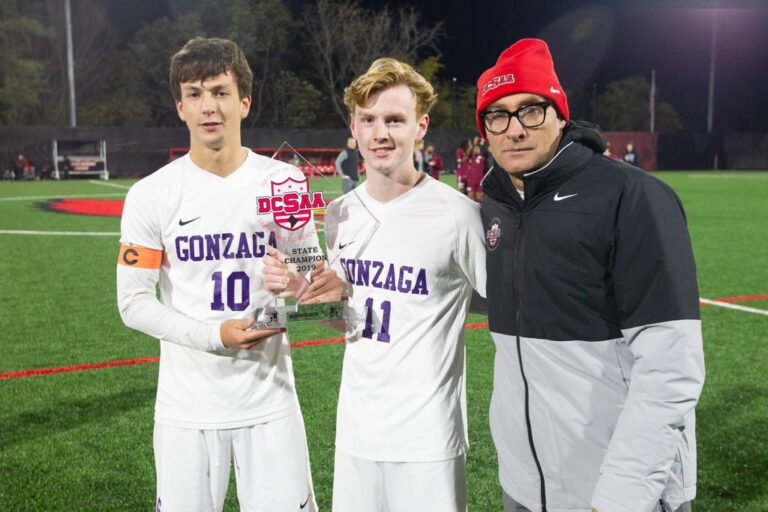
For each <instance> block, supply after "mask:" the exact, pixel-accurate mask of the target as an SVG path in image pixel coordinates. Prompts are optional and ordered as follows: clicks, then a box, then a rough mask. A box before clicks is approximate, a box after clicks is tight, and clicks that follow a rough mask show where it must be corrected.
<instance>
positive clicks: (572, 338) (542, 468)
mask: <svg viewBox="0 0 768 512" xmlns="http://www.w3.org/2000/svg"><path fill="white" fill-rule="evenodd" d="M477 87H478V94H477V124H478V128H479V129H480V132H481V133H482V135H483V136H484V137H486V138H487V139H488V143H489V147H490V151H491V153H492V155H493V157H494V159H495V161H496V165H495V166H494V168H493V169H492V170H491V171H489V172H488V174H487V175H486V177H485V179H484V181H483V184H482V185H483V189H484V191H485V199H484V201H483V204H482V217H483V224H484V227H485V231H486V249H487V269H488V274H489V276H491V277H492V278H490V279H488V281H487V293H488V295H487V298H488V316H489V324H490V330H491V333H492V335H493V338H494V342H495V344H496V364H495V370H494V371H495V375H494V390H493V397H492V399H491V411H490V423H491V431H492V434H493V439H494V443H495V445H496V450H497V452H498V459H499V478H500V481H501V486H502V489H503V492H504V510H505V511H528V510H530V511H539V510H541V511H547V510H548V511H550V512H565V511H574V512H575V511H579V512H589V511H590V510H593V511H594V510H596V511H599V512H651V511H653V512H657V511H665V512H672V511H677V510H680V511H683V510H690V501H691V500H692V499H693V498H694V497H695V494H696V441H695V415H694V408H695V406H696V403H697V401H698V398H699V395H700V393H701V388H702V385H703V382H704V359H703V353H702V339H701V322H700V319H699V307H698V297H699V295H698V287H697V283H696V271H695V265H694V260H693V254H692V250H691V244H690V239H689V236H688V231H687V227H686V221H685V214H684V211H683V207H682V205H681V204H680V201H679V199H678V198H677V196H676V195H675V193H674V192H673V191H672V189H671V188H669V187H668V186H667V185H665V184H664V183H662V182H661V181H659V180H657V179H656V178H654V177H652V176H650V175H649V174H647V173H645V172H642V171H640V170H638V169H636V168H633V167H632V166H629V165H627V164H625V163H623V162H619V161H616V160H613V159H610V158H607V157H605V156H603V155H602V152H603V150H604V149H605V141H604V139H603V138H602V136H601V135H600V133H599V132H598V130H597V127H595V126H594V125H591V124H589V123H583V122H576V121H571V120H570V117H569V116H570V114H569V111H568V100H567V98H566V95H565V90H564V89H563V87H562V86H561V84H560V82H559V80H558V78H557V75H556V74H555V70H554V65H553V62H552V56H551V55H550V53H549V49H548V47H547V45H546V43H545V42H544V41H541V40H537V39H523V40H521V41H518V42H517V43H515V44H513V45H512V46H510V47H509V48H507V49H506V50H505V51H504V52H503V53H502V54H501V56H500V57H499V59H498V61H497V62H496V65H494V66H493V67H492V68H490V69H488V70H487V71H486V72H485V73H483V74H482V75H481V76H480V79H479V80H478V82H477Z"/></svg>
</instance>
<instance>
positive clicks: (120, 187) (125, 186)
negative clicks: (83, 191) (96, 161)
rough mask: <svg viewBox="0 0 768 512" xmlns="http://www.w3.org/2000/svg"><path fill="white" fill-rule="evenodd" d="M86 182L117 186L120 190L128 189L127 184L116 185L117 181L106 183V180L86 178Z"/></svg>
mask: <svg viewBox="0 0 768 512" xmlns="http://www.w3.org/2000/svg"><path fill="white" fill-rule="evenodd" d="M88 183H93V184H94V185H102V186H104V187H112V188H119V189H122V190H128V189H129V188H131V187H129V186H128V185H118V184H117V183H107V182H106V181H99V180H88Z"/></svg>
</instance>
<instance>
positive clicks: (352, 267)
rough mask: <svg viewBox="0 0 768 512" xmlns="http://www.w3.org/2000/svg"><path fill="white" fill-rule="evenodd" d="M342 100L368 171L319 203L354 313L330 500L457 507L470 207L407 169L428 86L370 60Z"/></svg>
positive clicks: (401, 67) (475, 224)
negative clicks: (334, 197) (340, 193)
mask: <svg viewBox="0 0 768 512" xmlns="http://www.w3.org/2000/svg"><path fill="white" fill-rule="evenodd" d="M344 99H345V103H346V104H347V106H348V107H349V109H350V113H351V120H350V128H351V131H352V135H353V136H354V138H355V139H356V140H357V143H358V147H359V148H360V152H361V154H362V156H363V158H364V159H365V166H366V173H367V174H366V181H365V183H363V184H362V185H360V186H358V187H357V188H355V189H354V190H353V191H352V192H351V193H349V194H345V195H344V196H342V197H340V198H339V199H337V200H335V201H334V202H332V203H331V204H330V205H329V207H328V208H327V211H326V244H327V246H328V258H329V260H330V261H331V262H333V265H334V266H335V268H336V270H337V272H338V273H339V274H340V275H343V276H344V277H345V279H346V281H347V291H346V292H347V293H346V294H347V295H349V304H348V308H352V309H353V310H354V312H355V314H354V315H353V317H356V318H359V319H360V320H361V321H360V324H359V325H358V326H357V328H356V329H348V332H347V346H346V350H345V354H344V366H343V371H342V380H341V389H340V394H339V404H338V414H337V421H336V457H335V468H334V484H333V510H334V512H385V511H386V512H404V511H415V510H418V511H440V512H460V511H464V510H466V477H465V463H466V451H467V447H468V440H467V421H466V392H465V380H464V373H465V363H464V354H465V350H464V321H465V318H466V313H467V310H468V307H469V303H470V299H471V295H472V289H473V288H474V289H476V290H477V291H478V292H479V293H480V295H482V296H484V295H485V254H484V251H485V248H484V237H483V231H482V226H481V222H480V212H479V207H478V206H477V205H476V204H475V203H474V202H473V201H471V200H469V199H468V198H467V197H465V196H463V195H462V194H460V193H459V192H457V191H456V190H453V189H452V188H450V187H448V186H447V185H445V184H443V183H441V182H439V181H436V180H434V179H432V178H430V177H429V176H427V175H425V174H424V173H419V172H418V171H416V169H415V167H414V164H413V149H414V145H415V143H416V141H417V140H420V139H423V138H424V135H425V134H426V131H427V126H428V124H429V117H428V114H427V113H428V112H429V109H430V107H431V106H432V105H433V104H434V102H435V100H436V95H435V94H434V92H433V89H432V86H431V85H430V84H429V83H428V82H427V81H426V79H424V77H422V76H421V75H419V74H418V73H417V72H416V71H414V70H413V68H411V67H410V66H409V65H407V64H404V63H402V62H399V61H397V60H395V59H391V58H384V59H379V60H377V61H375V62H374V63H373V64H372V65H371V67H370V68H369V69H368V71H367V72H366V73H365V74H363V75H362V76H360V77H358V78H357V79H356V80H355V81H353V82H352V84H351V85H350V86H349V87H348V88H347V90H346V94H345V98H344ZM267 260H268V262H269V263H271V264H275V266H279V264H277V263H276V260H275V259H273V258H271V257H269V258H267ZM268 268H269V267H268ZM271 272H272V273H274V275H275V276H278V275H279V269H274V270H272V271H271ZM268 281H269V282H268V283H267V286H268V287H270V288H272V289H277V290H279V289H280V285H284V284H285V283H287V282H290V279H285V280H283V281H280V280H279V279H278V278H277V277H275V278H274V287H273V280H272V278H269V279H268ZM311 292H312V290H310V292H309V293H310V294H311ZM308 296H309V295H308ZM350 327H352V326H350Z"/></svg>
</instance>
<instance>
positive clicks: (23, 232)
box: [0, 229, 120, 236]
mask: <svg viewBox="0 0 768 512" xmlns="http://www.w3.org/2000/svg"><path fill="white" fill-rule="evenodd" d="M0 235H40V236H120V233H118V232H112V231H31V230H23V229H0Z"/></svg>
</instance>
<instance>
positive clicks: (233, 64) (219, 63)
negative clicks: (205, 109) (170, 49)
mask: <svg viewBox="0 0 768 512" xmlns="http://www.w3.org/2000/svg"><path fill="white" fill-rule="evenodd" d="M223 73H232V74H233V75H234V78H235V82H236V83H237V92H238V94H239V95H240V97H241V98H245V97H246V96H250V95H251V87H252V86H253V73H252V72H251V68H250V66H248V61H247V60H246V58H245V54H244V53H243V50H241V49H240V47H239V46H238V45H237V43H235V42H234V41H230V40H229V39H220V38H216V37H212V38H204V37H195V38H194V39H190V40H189V41H187V44H185V45H184V46H183V47H182V49H181V50H179V51H178V52H176V54H175V55H174V56H173V57H171V92H173V98H174V99H175V100H176V101H179V100H180V99H181V84H183V83H185V82H196V81H197V80H205V79H206V78H211V77H214V76H218V75H221V74H223Z"/></svg>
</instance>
